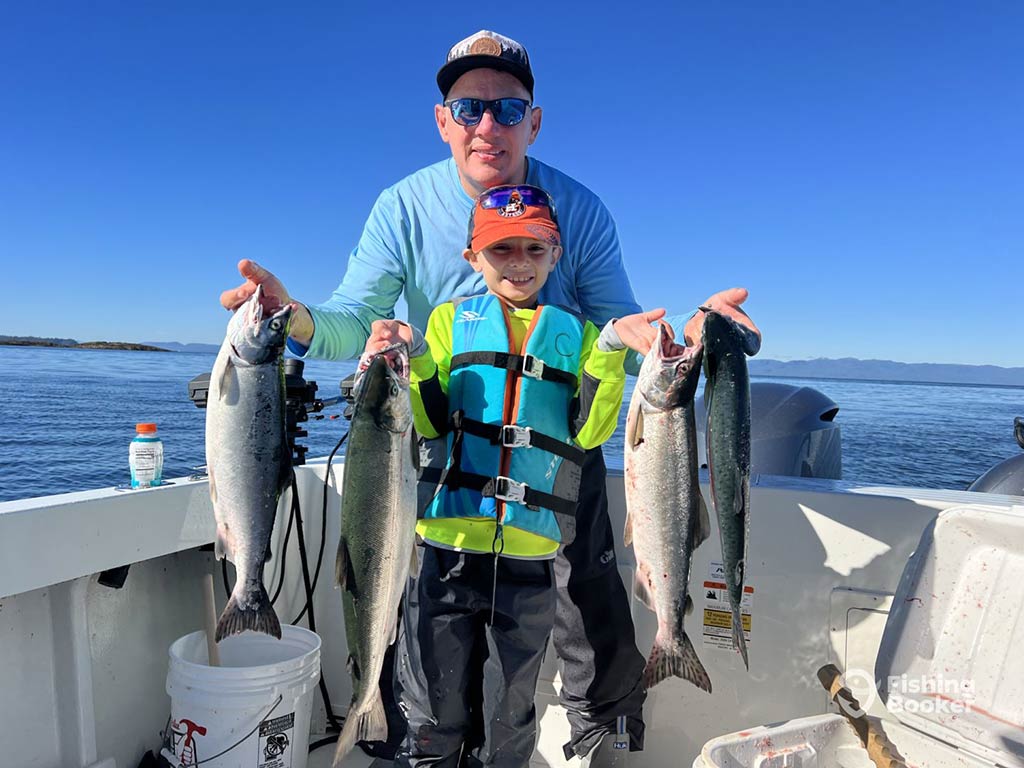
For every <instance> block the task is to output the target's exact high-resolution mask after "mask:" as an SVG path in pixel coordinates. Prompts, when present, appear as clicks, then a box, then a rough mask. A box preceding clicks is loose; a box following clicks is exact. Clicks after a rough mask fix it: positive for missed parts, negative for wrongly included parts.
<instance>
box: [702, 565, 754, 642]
mask: <svg viewBox="0 0 1024 768" xmlns="http://www.w3.org/2000/svg"><path fill="white" fill-rule="evenodd" d="M703 593H704V626H703V636H704V645H706V646H711V647H713V648H724V649H726V650H730V651H731V650H733V647H732V606H731V605H730V603H729V591H728V588H727V587H726V585H725V569H724V568H723V566H722V563H718V562H712V563H711V564H710V565H709V566H708V579H707V580H705V581H704V584H703ZM753 604H754V588H753V587H752V586H750V585H749V584H746V585H744V587H743V597H742V598H741V599H740V619H741V621H742V622H743V635H744V637H745V639H746V641H747V645H750V625H751V621H750V616H751V613H752V612H753V610H752V609H753Z"/></svg>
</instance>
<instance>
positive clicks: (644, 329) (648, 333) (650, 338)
mask: <svg viewBox="0 0 1024 768" xmlns="http://www.w3.org/2000/svg"><path fill="white" fill-rule="evenodd" d="M664 316H665V310H664V309H660V308H659V309H652V310H651V311H650V312H638V313H637V314H635V315H626V316H625V317H620V318H619V319H618V320H616V321H615V322H614V323H613V324H612V327H613V328H615V332H616V333H617V334H618V335H619V339H620V340H621V341H622V343H623V344H625V345H626V346H627V347H629V348H630V349H632V350H634V351H636V352H639V353H640V354H641V355H646V354H647V353H648V352H650V350H651V345H652V344H654V342H655V340H656V339H657V338H658V329H657V328H656V327H655V326H653V325H651V323H653V322H655V321H656V320H660V319H661V318H663V317H664Z"/></svg>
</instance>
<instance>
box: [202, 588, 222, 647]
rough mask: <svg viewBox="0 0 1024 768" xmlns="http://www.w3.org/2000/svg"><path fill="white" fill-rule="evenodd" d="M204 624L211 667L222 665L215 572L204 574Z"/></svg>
mask: <svg viewBox="0 0 1024 768" xmlns="http://www.w3.org/2000/svg"><path fill="white" fill-rule="evenodd" d="M203 624H204V625H205V626H206V653H207V657H208V658H209V661H210V666H211V667H219V666H220V649H219V648H217V641H216V640H214V638H215V637H216V636H217V634H216V633H217V607H216V605H215V604H214V597H213V574H212V573H207V574H206V575H205V576H203Z"/></svg>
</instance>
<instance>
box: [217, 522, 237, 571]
mask: <svg viewBox="0 0 1024 768" xmlns="http://www.w3.org/2000/svg"><path fill="white" fill-rule="evenodd" d="M213 555H214V557H216V558H217V559H218V560H223V559H224V558H225V557H226V558H227V559H228V560H230V561H231V562H235V548H234V545H233V544H232V542H231V529H229V528H228V527H227V525H226V524H224V523H218V524H217V536H216V538H215V539H214V540H213Z"/></svg>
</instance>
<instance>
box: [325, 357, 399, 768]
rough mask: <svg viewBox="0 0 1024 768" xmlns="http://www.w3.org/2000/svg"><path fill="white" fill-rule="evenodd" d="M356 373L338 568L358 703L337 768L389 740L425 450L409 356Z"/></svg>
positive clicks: (377, 360)
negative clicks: (390, 670)
mask: <svg viewBox="0 0 1024 768" xmlns="http://www.w3.org/2000/svg"><path fill="white" fill-rule="evenodd" d="M360 368H361V369H365V370H362V372H361V373H360V375H359V377H358V380H357V382H356V387H355V389H356V394H355V405H354V407H353V412H352V427H351V429H350V430H349V437H348V452H347V453H346V456H345V474H344V476H343V479H342V485H341V540H340V541H339V543H338V559H337V565H336V572H337V579H338V584H339V585H340V586H341V589H342V604H343V608H344V614H345V636H346V638H347V640H348V649H349V673H350V674H351V676H352V704H351V706H350V707H349V710H348V715H347V717H346V719H345V726H344V728H343V729H342V732H341V735H340V736H339V737H338V744H337V747H336V749H335V753H334V765H335V766H339V765H341V762H342V760H343V759H344V758H345V755H347V754H348V752H349V750H350V749H352V745H353V744H355V742H357V741H363V740H366V741H382V740H384V739H385V738H387V720H386V719H385V715H384V705H383V702H382V701H381V697H380V688H379V682H380V673H381V668H382V667H383V664H384V652H385V651H386V650H387V648H388V646H390V645H391V643H393V642H394V640H395V633H396V630H397V623H398V606H399V602H400V601H401V599H402V593H403V591H404V589H405V582H406V579H407V578H408V576H409V569H410V566H411V564H412V562H413V560H414V558H415V556H416V555H415V541H416V478H417V475H418V472H419V445H418V440H417V438H416V430H415V428H414V427H413V420H412V405H411V401H410V399H409V354H408V351H407V349H406V347H405V345H404V344H396V345H393V346H391V347H389V348H387V349H385V350H383V351H381V352H380V353H378V354H375V355H372V356H370V357H368V358H364V359H363V360H362V361H360Z"/></svg>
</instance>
